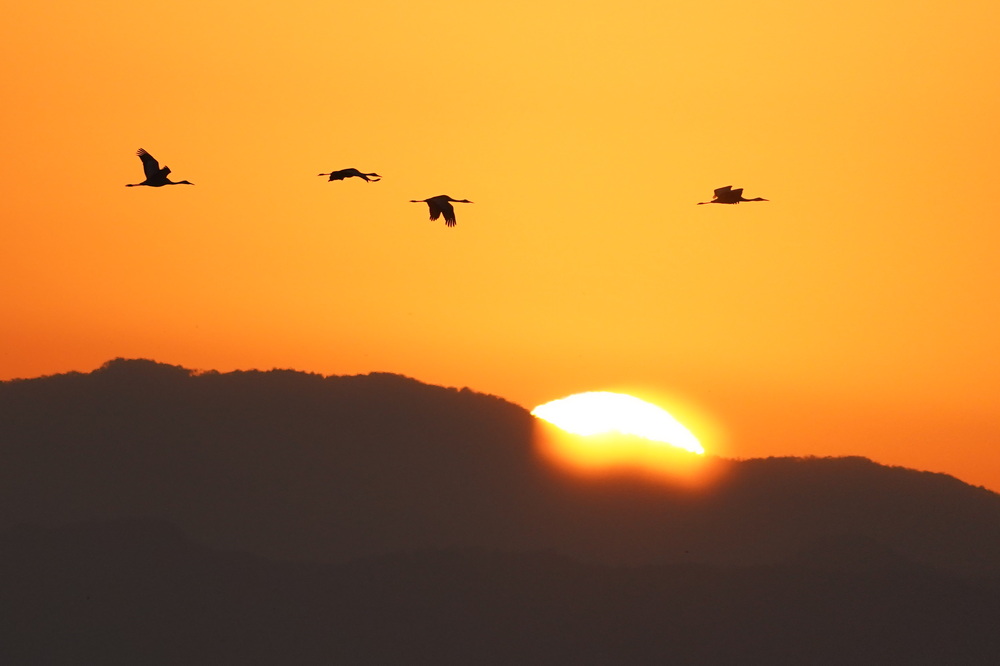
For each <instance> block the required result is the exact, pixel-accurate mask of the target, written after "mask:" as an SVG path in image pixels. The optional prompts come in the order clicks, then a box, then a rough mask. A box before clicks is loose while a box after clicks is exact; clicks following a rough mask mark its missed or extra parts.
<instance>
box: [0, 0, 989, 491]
mask: <svg viewBox="0 0 1000 666" xmlns="http://www.w3.org/2000/svg"><path fill="white" fill-rule="evenodd" d="M998 26H1000V6H998V5H997V4H996V3H993V2H986V1H985V0H984V1H982V2H971V1H962V0H958V1H955V0H952V1H950V2H944V1H943V0H930V1H927V2H918V3H913V2H908V3H902V2H872V1H871V0H845V1H843V2H839V3H818V4H817V3H795V2H788V1H785V2H777V1H762V2H756V3H741V2H732V1H729V0H720V1H719V2H713V3H704V2H671V3H663V2H653V1H652V0H650V1H648V2H645V1H644V2H628V1H625V2H621V1H619V2H605V1H587V0H583V1H580V0H577V1H575V2H568V1H562V2H556V1H554V0H531V1H530V2H527V1H525V2H520V1H514V2H504V3H480V2H468V1H462V2H459V1H457V0H439V1H421V0H415V1H411V2H407V3H397V2H379V1H370V2H363V3H353V4H345V3H332V2H303V1H299V0H290V1H287V2H281V3H276V2H260V1H253V0H249V1H248V0H244V1H241V2H238V3H237V2H229V1H225V2H208V3H206V2H188V1H185V0H180V1H175V2H171V3H169V4H168V5H165V4H162V3H161V4H153V5H149V4H142V3H139V4H136V3H134V2H109V1H100V0H98V1H95V2H88V3H82V2H58V1H57V2H50V3H13V4H11V5H10V6H9V7H6V8H5V16H4V21H3V22H2V23H0V54H2V55H0V67H2V77H0V81H2V86H3V93H4V95H3V98H4V100H5V103H4V104H3V105H2V106H0V116H2V120H3V128H4V130H3V133H2V148H3V153H2V154H3V157H4V159H3V160H2V161H0V182H2V184H3V185H2V187H3V196H2V197H0V215H2V220H3V242H2V243H0V285H2V287H0V321H2V322H3V325H2V326H0V378H3V379H7V378H13V377H31V376H37V375H40V374H51V373H55V372H64V371H68V370H81V371H86V370H91V369H93V368H95V367H97V366H99V365H100V364H101V363H103V362H104V361H106V360H108V359H110V358H114V357H118V356H124V357H146V358H154V359H156V360H159V361H164V362H168V363H176V364H180V365H184V366H187V367H191V368H198V369H218V370H231V369H235V368H262V369H267V368H272V367H290V368H295V369H299V370H308V371H313V372H320V373H324V374H353V373H363V372H369V371H390V372H398V373H402V374H406V375H409V376H412V377H416V378H418V379H421V380H423V381H427V382H432V383H438V384H444V385H450V386H469V387H471V388H473V389H476V390H479V391H483V392H487V393H493V394H497V395H501V396H503V397H505V398H508V399H509V400H512V401H514V402H517V403H519V404H521V405H524V406H525V407H528V408H530V407H532V406H534V405H536V404H538V403H541V402H545V401H548V400H551V399H554V398H558V397H562V396H564V395H567V394H570V393H575V392H580V391H587V390H635V391H639V392H640V393H641V392H644V391H645V392H650V391H651V392H654V393H661V394H663V395H666V396H672V397H673V398H676V399H679V400H681V401H683V402H685V403H687V404H689V405H691V406H693V407H694V408H696V409H697V410H699V411H701V412H703V413H704V414H705V415H707V416H709V417H710V418H711V419H712V420H713V421H715V423H716V425H717V429H716V431H715V432H716V433H717V436H715V437H707V436H706V438H707V439H711V440H713V441H706V442H705V444H706V447H707V448H709V449H710V450H715V451H716V452H719V453H723V454H725V455H732V456H739V457H747V456H759V455H778V454H794V455H806V454H816V455H840V454H861V455H866V456H869V457H872V458H874V459H875V460H878V461H879V462H884V463H889V464H899V465H906V466H911V467H917V468H920V469H930V470H934V471H944V472H948V473H951V474H955V475H956V476H959V477H960V478H962V479H963V480H966V481H969V482H972V483H976V484H984V485H987V486H989V487H991V488H993V489H994V490H1000V446H998V445H1000V412H998V409H997V401H998V398H1000V359H998V355H997V353H996V350H997V341H998V339H1000V299H998V296H1000V294H998V292H1000V281H998V266H1000V242H998V241H1000V232H998V230H997V223H998V221H1000V200H998V199H997V198H996V197H992V196H989V195H991V194H993V193H994V192H995V191H996V189H997V185H996V182H995V181H996V180H997V178H998V169H997V168H996V155H997V154H998V152H1000V124H998V122H997V118H1000V87H998V86H997V85H996V82H997V81H998V80H1000V52H998V50H997V48H996V32H997V28H998ZM139 147H142V148H145V149H146V150H148V151H149V152H150V153H152V154H153V155H154V156H155V157H156V158H158V159H159V160H160V163H161V164H165V165H168V166H170V167H171V169H172V170H173V174H172V177H173V178H176V179H188V180H190V181H192V182H194V183H196V186H195V187H186V186H180V187H167V188H161V189H153V188H125V187H124V184H125V183H135V182H139V181H140V180H141V179H142V171H141V165H140V163H139V160H138V159H137V158H136V157H135V151H136V149H137V148H139ZM345 167H357V168H359V169H361V170H362V171H376V172H378V173H380V174H382V176H383V177H384V179H383V180H382V181H381V182H378V183H370V184H369V183H364V182H362V181H359V180H357V179H353V180H349V181H345V182H338V183H328V182H326V179H325V178H319V177H317V176H316V174H318V173H320V172H324V171H330V170H331V169H341V168H345ZM722 185H733V186H735V187H744V188H746V196H748V197H755V196H762V197H765V198H767V199H769V200H770V201H768V202H766V203H753V204H743V205H740V206H696V205H695V203H696V202H698V201H706V200H707V199H709V198H711V193H712V190H713V189H714V188H716V187H719V186H722ZM437 194H449V195H451V196H453V197H455V198H459V199H461V198H468V199H471V200H472V201H475V202H476V203H475V204H470V205H461V204H460V205H458V206H457V208H458V211H457V212H458V226H457V227H456V228H454V229H447V228H446V227H445V226H444V225H443V224H442V223H441V222H440V221H438V222H430V221H429V220H428V219H427V208H426V206H425V205H424V204H411V203H408V201H409V200H410V199H423V198H426V197H430V196H434V195H437ZM669 402H670V401H668V403H669ZM665 406H668V405H665Z"/></svg>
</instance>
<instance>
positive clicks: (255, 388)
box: [0, 359, 1000, 665]
mask: <svg viewBox="0 0 1000 666" xmlns="http://www.w3.org/2000/svg"><path fill="white" fill-rule="evenodd" d="M534 426H535V422H534V419H533V417H531V416H530V415H529V414H528V413H527V411H525V410H524V409H523V408H521V407H519V406H517V405H514V404H511V403H509V402H506V401H504V400H502V399H500V398H496V397H492V396H487V395H482V394H478V393H474V392H472V391H469V390H467V389H462V390H455V389H449V388H442V387H437V386H429V385H426V384H422V383H420V382H418V381H415V380H413V379H408V378H405V377H401V376H398V375H392V374H382V373H376V374H370V375H363V376H353V377H322V376H319V375H313V374H306V373H301V372H292V371H284V370H274V371H269V372H259V371H251V372H234V373H226V374H220V373H216V372H206V373H194V372H192V371H189V370H186V369H184V368H180V367H176V366H170V365H164V364H160V363H155V362H152V361H143V360H122V359H118V360H115V361H111V362H109V363H107V364H106V365H105V366H104V367H102V368H100V369H99V370H97V371H94V372H92V373H87V374H81V373H69V374H63V375H56V376H51V377H43V378H38V379H30V380H16V381H10V382H2V383H0V618H2V621H0V663H11V664H29V665H30V664H70V663H100V664H136V663H141V664H147V665H148V664H184V665H193V664H241V665H246V664H275V663H291V664H316V663H336V664H401V663H406V664H469V663H477V664H512V663H517V664H555V663H566V664H612V663H614V664H618V663H627V664H664V663H677V664H734V663H768V664H772V663H809V664H844V663H851V664H885V663H906V664H940V663H963V664H992V663H998V659H1000V632H997V631H996V620H997V618H998V617H1000V496H998V495H997V494H995V493H992V492H990V491H987V490H985V489H982V488H976V487H972V486H969V485H967V484H965V483H962V482H961V481H959V480H957V479H954V478H952V477H949V476H946V475H943V474H933V473H928V472H917V471H914V470H909V469H903V468H898V467H885V466H882V465H877V464H875V463H873V462H871V461H869V460H866V459H864V458H824V459H817V458H769V459H756V460H744V461H720V463H719V464H722V465H725V466H726V471H725V473H724V474H723V475H722V476H721V477H720V478H719V480H718V481H717V482H715V483H714V485H712V486H710V487H709V488H707V489H705V490H704V491H702V492H698V493H692V492H690V491H687V490H684V489H682V488H678V487H671V486H668V485H663V484H657V483H653V482H651V481H649V480H642V479H634V478H628V477H626V476H620V477H615V478H608V479H603V480H580V479H578V478H576V477H573V476H570V475H567V474H565V473H564V472H562V471H560V470H557V469H554V468H552V467H551V466H549V465H548V464H546V463H544V462H543V461H542V459H541V458H540V457H539V456H538V454H537V452H536V449H535V445H534V443H533V435H534Z"/></svg>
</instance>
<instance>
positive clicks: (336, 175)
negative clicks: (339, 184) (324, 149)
mask: <svg viewBox="0 0 1000 666" xmlns="http://www.w3.org/2000/svg"><path fill="white" fill-rule="evenodd" d="M319 175H320V176H329V177H330V178H329V180H331V181H333V180H344V179H345V178H362V179H364V180H365V181H366V182H369V183H377V182H378V181H379V180H381V179H382V176H380V175H378V174H377V173H361V172H360V171H358V170H357V169H341V170H340V171H331V172H330V173H321V174H319ZM369 176H375V177H374V178H369Z"/></svg>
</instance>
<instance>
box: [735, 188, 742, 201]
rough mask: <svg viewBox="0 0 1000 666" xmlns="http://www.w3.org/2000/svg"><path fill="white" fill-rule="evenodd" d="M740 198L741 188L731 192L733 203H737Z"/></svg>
mask: <svg viewBox="0 0 1000 666" xmlns="http://www.w3.org/2000/svg"><path fill="white" fill-rule="evenodd" d="M742 198H743V188H742V187H740V188H737V189H735V190H733V200H734V201H739V200H740V199H742Z"/></svg>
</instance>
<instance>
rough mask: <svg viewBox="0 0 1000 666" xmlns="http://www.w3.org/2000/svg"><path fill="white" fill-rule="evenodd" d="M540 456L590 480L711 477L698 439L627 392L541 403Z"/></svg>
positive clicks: (692, 480)
mask: <svg viewBox="0 0 1000 666" xmlns="http://www.w3.org/2000/svg"><path fill="white" fill-rule="evenodd" d="M531 413H532V414H533V415H534V416H535V417H536V418H538V419H539V421H538V434H537V437H538V440H537V441H538V445H539V447H540V448H539V450H540V452H541V453H542V454H543V455H544V456H546V457H548V458H549V459H550V460H552V461H554V462H555V463H557V464H558V465H559V466H560V467H564V468H568V469H571V470H574V471H576V472H580V473H583V474H585V475H587V476H593V475H597V476H605V475H609V474H610V475H612V476H617V475H619V474H621V473H623V472H624V473H626V474H628V475H631V474H639V475H641V476H649V477H654V478H657V479H662V480H669V481H671V482H681V483H684V484H694V485H699V484H701V483H703V482H704V481H706V480H707V479H708V478H709V477H710V474H711V471H712V468H713V467H714V465H713V464H708V463H709V462H710V461H708V460H707V459H706V456H704V455H703V454H704V453H705V449H704V447H703V446H702V445H701V442H699V441H698V438H697V437H695V435H694V434H693V433H692V432H691V431H690V430H688V429H687V428H686V427H685V426H684V425H683V424H681V423H680V422H679V421H678V420H677V419H675V418H674V417H673V416H671V415H670V414H669V413H668V412H667V411H666V410H664V409H662V408H660V407H657V406H656V405H653V404H651V403H649V402H646V401H644V400H641V399H639V398H636V397H634V396H631V395H627V394H623V393H611V392H605V391H596V392H590V393H580V394H577V395H572V396H569V397H568V398H563V399H561V400H554V401H552V402H549V403H546V404H544V405H539V406H538V407H536V408H535V409H534V410H532V412H531Z"/></svg>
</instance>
